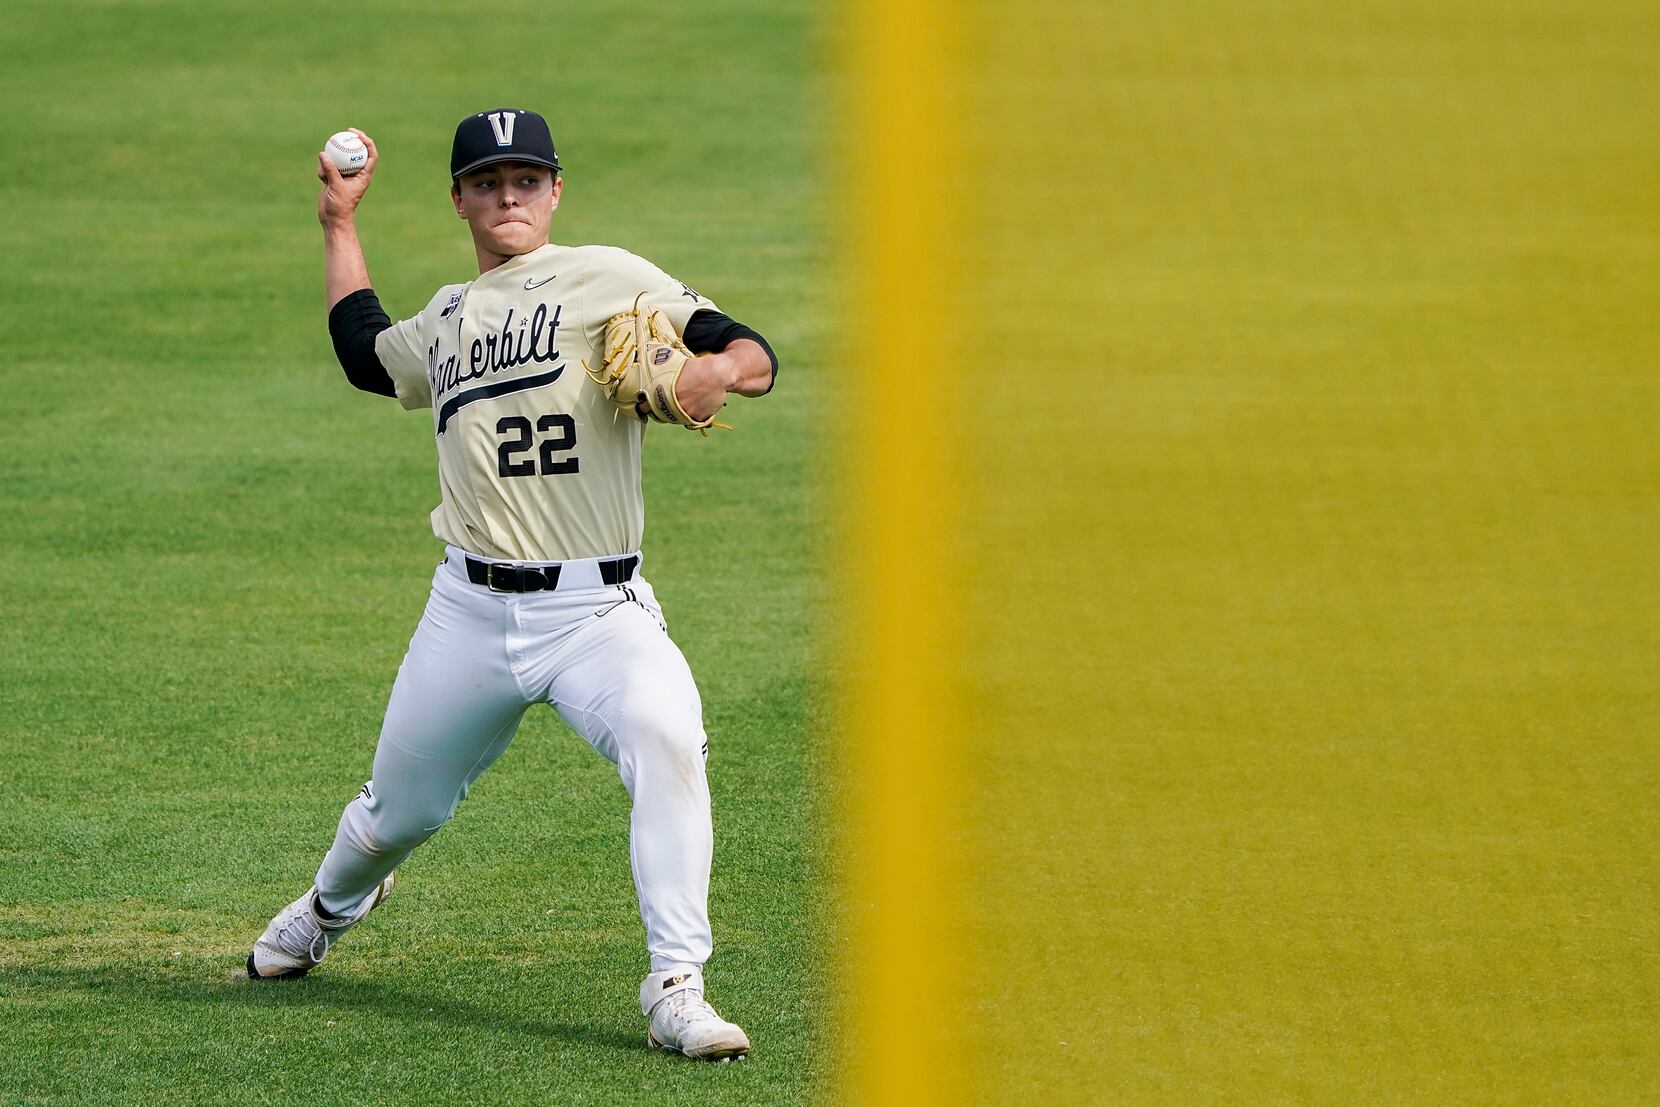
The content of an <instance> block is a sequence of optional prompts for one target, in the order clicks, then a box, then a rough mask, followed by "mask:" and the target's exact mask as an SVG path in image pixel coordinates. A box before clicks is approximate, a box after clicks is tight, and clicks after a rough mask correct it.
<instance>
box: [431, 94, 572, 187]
mask: <svg viewBox="0 0 1660 1107" xmlns="http://www.w3.org/2000/svg"><path fill="white" fill-rule="evenodd" d="M498 161H522V162H527V163H528V164H530V165H545V166H547V167H548V168H549V169H551V170H553V171H554V172H555V173H557V172H559V155H558V154H556V153H554V150H553V135H552V134H551V133H549V131H548V121H547V120H546V119H543V118H542V117H541V116H539V115H537V114H536V113H535V112H533V111H526V110H525V109H524V108H495V109H493V110H491V111H481V112H479V113H478V114H477V115H469V116H468V117H467V118H465V119H463V120H462V121H461V122H460V123H458V124H456V128H455V145H453V146H451V147H450V180H452V181H453V180H455V179H456V178H457V177H459V176H461V175H462V174H463V173H471V172H472V171H473V170H475V169H478V168H481V167H482V166H486V165H494V164H495V163H496V162H498Z"/></svg>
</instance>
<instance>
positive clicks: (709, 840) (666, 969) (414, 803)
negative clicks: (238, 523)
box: [248, 108, 778, 1060]
mask: <svg viewBox="0 0 1660 1107" xmlns="http://www.w3.org/2000/svg"><path fill="white" fill-rule="evenodd" d="M357 133H358V134H359V135H360V136H361V137H362V139H363V141H364V143H365V145H366V146H367V148H368V160H367V164H366V165H365V166H364V168H363V170H362V171H361V172H359V173H357V174H356V175H353V176H348V177H343V176H342V175H341V174H340V171H339V170H338V169H336V168H335V166H334V165H333V164H332V163H331V162H330V161H329V159H328V158H327V157H326V156H324V155H322V154H319V156H318V177H319V178H321V179H322V181H323V190H322V195H321V198H320V199H319V201H318V205H317V214H318V218H319V220H320V221H321V222H322V225H323V242H324V250H325V255H326V282H327V291H328V304H329V333H330V335H331V336H332V338H333V342H334V348H335V352H336V355H337V356H338V357H339V360H340V364H341V366H342V367H343V368H344V369H345V372H346V376H347V378H348V379H349V380H350V381H351V383H352V384H353V385H355V386H356V387H358V388H360V389H362V390H364V391H366V392H374V393H378V394H381V395H384V396H391V397H396V398H397V400H398V402H399V403H400V404H402V405H403V406H404V407H406V408H430V409H431V411H432V422H433V432H434V436H435V438H436V440H437V447H438V486H439V491H440V493H441V498H440V501H439V504H438V506H437V508H435V509H434V510H433V512H432V529H433V533H434V534H436V535H437V536H438V538H439V539H441V540H442V541H443V542H444V544H445V550H444V559H443V561H442V562H441V563H440V564H439V566H438V569H437V571H436V573H435V574H434V575H433V580H432V592H431V596H430V598H429V599H428V601H427V607H426V611H425V614H424V615H423V616H422V618H421V622H420V625H419V626H418V627H417V628H416V630H415V634H414V637H413V638H412V639H411V641H410V643H409V651H408V653H407V654H406V655H405V656H404V660H403V664H402V666H401V667H400V668H399V669H398V675H397V679H396V681H395V682H394V683H393V686H392V695H391V700H390V702H389V703H388V704H387V708H386V718H385V722H384V724H383V726H382V729H381V734H380V741H379V743H378V745H377V746H376V748H375V757H374V769H373V775H372V777H371V779H370V780H369V782H368V783H367V784H365V785H364V786H363V790H362V791H361V792H360V793H359V794H358V795H357V796H356V797H354V798H353V799H352V801H351V802H350V803H349V804H347V805H346V809H345V812H344V813H343V814H342V815H341V817H340V825H339V829H338V830H337V831H336V833H335V837H334V844H333V845H332V847H330V849H329V851H328V853H327V854H326V855H325V856H324V857H323V860H322V864H321V867H320V868H319V869H318V870H317V875H316V879H315V882H314V883H313V886H312V887H311V888H309V889H307V891H306V892H305V894H304V895H302V896H300V897H299V898H298V899H296V900H295V901H294V902H293V903H291V904H289V905H288V906H287V907H284V908H283V909H282V910H281V911H279V912H278V913H277V916H276V917H275V918H274V919H272V920H271V922H270V924H269V925H268V926H267V927H266V928H265V932H264V933H263V934H261V935H260V937H259V940H258V941H257V942H256V943H255V944H254V948H253V952H252V953H250V954H249V955H248V976H249V978H250V979H254V980H274V979H283V978H290V977H298V976H303V975H304V974H305V973H307V972H309V971H310V970H311V969H313V968H314V967H316V966H317V965H318V964H320V963H321V962H322V960H323V958H324V957H325V956H326V955H327V954H328V952H329V950H330V948H332V946H333V945H334V944H335V943H336V942H337V941H339V939H340V938H341V937H342V936H343V935H344V934H345V933H346V931H348V930H350V929H351V928H352V927H353V926H355V925H357V924H358V923H359V922H362V921H363V919H364V917H365V916H367V915H368V914H369V912H371V911H373V910H374V909H375V908H376V907H377V906H379V905H380V904H381V903H382V902H383V901H384V900H385V899H386V897H387V895H388V894H390V893H391V891H392V885H393V872H394V870H395V869H396V868H397V867H398V865H399V863H400V862H402V861H403V859H404V858H405V857H407V856H409V854H410V851H412V850H413V849H414V848H415V847H416V846H418V845H420V844H421V843H422V842H424V841H426V840H427V838H429V837H431V836H432V834H433V833H434V832H435V831H436V830H438V828H439V827H441V826H442V825H443V824H444V823H445V822H446V821H448V820H449V818H450V817H451V816H452V815H454V814H455V811H456V807H457V806H458V805H459V804H460V802H461V800H462V798H463V797H465V796H466V794H467V788H468V786H469V785H470V784H472V782H473V781H474V780H476V779H478V776H479V774H480V773H482V772H483V771H484V770H485V769H486V768H488V767H489V766H490V763H491V762H493V761H494V760H495V759H496V758H497V757H499V756H500V755H501V753H502V751H503V750H505V749H506V748H507V744H508V742H510V741H511V740H512V738H513V733H514V731H515V730H516V729H517V727H518V725H519V720H520V718H521V717H522V716H523V715H524V712H525V709H526V708H528V707H529V706H530V705H531V704H534V703H547V704H549V705H551V706H552V707H553V709H554V710H555V711H557V712H559V715H560V717H561V718H563V719H564V720H565V721H566V722H567V723H569V724H570V726H571V728H572V729H574V730H575V731H576V732H577V733H578V734H580V735H582V737H583V738H585V739H586V740H587V741H588V742H589V743H590V744H591V745H592V746H593V747H594V748H595V749H596V750H598V751H599V752H600V753H601V754H603V755H604V756H605V757H606V758H608V759H609V760H611V761H612V762H613V763H615V764H616V766H617V770H618V772H619V773H620V775H621V776H622V782H623V785H624V786H625V787H626V788H627V790H628V793H629V796H630V797H631V799H632V801H633V809H632V814H631V816H630V823H629V830H630V834H629V857H630V860H631V861H632V864H633V871H634V882H635V887H636V890H637V892H638V894H639V900H640V916H641V918H642V919H643V920H644V922H645V930H646V945H647V948H648V951H649V952H650V955H651V972H650V973H649V975H647V976H646V978H645V980H644V982H643V983H642V984H641V985H640V1008H641V1010H642V1012H643V1013H644V1014H645V1016H646V1020H647V1024H648V1030H647V1042H648V1044H649V1045H651V1046H652V1047H653V1048H658V1049H670V1050H678V1051H679V1052H681V1053H684V1054H686V1055H687V1056H690V1057H698V1058H705V1059H710V1060H731V1059H735V1058H736V1059H741V1058H742V1057H744V1056H745V1055H746V1054H747V1053H748V1050H749V1039H748V1038H747V1037H746V1036H745V1034H744V1032H743V1031H742V1030H741V1029H739V1028H738V1027H737V1026H736V1025H734V1024H732V1023H730V1022H727V1021H726V1020H725V1019H722V1018H721V1017H720V1016H719V1015H717V1014H716V1013H715V1011H714V1009H713V1008H712V1007H710V1005H709V1004H708V1002H707V1001H706V1000H705V999H704V983H703V964H704V962H705V961H706V960H707V959H708V957H709V953H710V949H711V936H710V928H709V914H708V902H707V901H708V888H709V864H710V856H711V853H712V848H713V834H712V830H711V825H710V817H709V788H708V783H707V780H706V778H705V775H704V765H705V761H706V760H707V757H708V742H707V740H706V737H705V734H704V730H703V721H702V705H701V702H700V701H699V698H698V692H697V687H696V685H695V684H694V683H693V680H692V674H691V671H690V670H689V669H688V667H687V665H686V660H685V658H684V657H683V656H682V655H681V653H680V650H679V649H678V648H677V647H676V646H675V644H674V642H673V641H672V640H671V639H670V638H669V636H668V631H667V626H666V624H665V623H664V621H663V611H662V608H661V607H660V606H659V605H658V603H657V599H656V597H655V595H654V594H653V592H652V588H651V585H650V584H648V583H647V582H646V580H645V579H644V577H642V576H641V563H642V562H641V554H640V540H641V533H642V530H643V526H644V506H643V501H642V499H641V495H640V443H641V439H642V437H643V436H644V432H645V429H646V420H648V419H650V420H656V421H660V422H673V423H678V424H680V425H682V426H685V427H690V428H694V429H703V431H704V433H705V434H707V433H708V431H707V429H706V428H707V427H708V426H709V425H710V424H711V422H712V421H713V417H714V415H715V413H716V412H717V411H718V410H719V409H720V408H721V407H722V406H723V404H724V403H725V401H726V396H727V394H728V393H733V392H736V393H738V394H739V395H743V396H760V395H762V394H764V393H766V392H767V391H769V390H770V389H771V387H772V383H773V380H774V378H775V377H776V376H777V371H778V363H777V359H776V358H775V357H774V356H773V353H772V350H771V348H770V347H769V346H768V345H767V342H766V340H765V339H763V338H762V337H761V336H760V335H759V334H757V333H756V332H754V331H753V330H750V329H749V328H748V327H745V326H744V325H742V324H741V323H738V322H735V321H734V320H732V319H730V318H728V317H727V316H725V315H724V314H722V313H721V312H720V310H719V309H718V308H716V307H715V305H714V304H713V303H712V302H710V301H709V300H708V299H706V298H705V297H703V296H702V295H700V294H699V293H698V292H696V291H694V290H693V289H692V288H691V287H689V286H688V285H686V284H683V283H682V282H680V281H677V280H674V279H672V278H671V277H669V276H668V275H667V274H665V273H664V272H663V271H662V270H660V269H658V268H657V267H656V266H654V265H652V264H650V263H649V262H646V261H644V260H642V259H640V258H638V257H635V256H634V255H633V254H630V253H628V252H626V251H624V250H619V249H614V248H612V247H608V246H560V245H556V244H553V243H550V242H549V240H548V226H549V222H550V220H551V219H552V217H553V214H554V212H555V211H556V210H557V209H558V207H559V197H560V191H561V188H562V186H563V181H562V179H561V177H560V166H559V159H558V157H557V155H556V154H555V151H554V144H553V138H552V136H551V135H550V134H549V131H548V125H547V123H546V121H545V120H544V119H543V118H542V117H541V116H540V115H537V114H536V113H535V112H531V111H525V110H523V109H518V108H501V109H498V110H495V111H488V112H481V113H479V114H477V115H473V116H469V117H468V118H466V119H463V120H462V121H461V123H460V125H459V126H458V127H457V128H456V131H455V142H454V146H453V148H452V152H451V155H450V180H451V187H450V199H451V202H452V204H453V206H454V208H455V214H456V215H457V216H458V217H459V218H461V219H463V220H465V221H466V223H467V225H468V227H469V228H470V230H471V232H472V238H473V246H474V249H475V251H476V253H477V255H478V277H477V278H476V279H475V280H472V281H469V282H467V283H464V284H455V285H448V286H445V287H444V288H441V289H439V290H438V292H437V294H436V295H435V296H433V298H432V300H431V301H430V302H429V303H428V304H427V305H426V307H425V308H424V309H422V310H421V312H420V313H419V314H417V315H414V316H412V317H410V318H408V319H405V320H403V321H401V322H399V323H396V324H394V323H392V322H391V321H390V320H389V319H388V317H387V316H386V314H385V312H384V311H382V310H381V306H380V303H379V301H378V300H377V299H376V296H375V292H374V289H373V288H372V287H371V286H370V283H369V273H368V269H367V268H366V266H365V263H364V260H363V251H362V249H361V247H360V246H359V244H358V238H357V231H356V228H355V225H354V212H355V210H356V208H357V205H358V203H359V202H360V201H361V200H362V198H363V195H364V193H365V192H366V191H367V190H368V188H369V182H370V179H371V178H372V176H373V174H374V171H375V165H376V161H377V160H378V152H377V151H376V149H375V144H374V142H373V141H372V140H371V139H370V138H369V136H368V135H366V134H363V133H362V132H361V131H359V132H357ZM697 355H701V356H697Z"/></svg>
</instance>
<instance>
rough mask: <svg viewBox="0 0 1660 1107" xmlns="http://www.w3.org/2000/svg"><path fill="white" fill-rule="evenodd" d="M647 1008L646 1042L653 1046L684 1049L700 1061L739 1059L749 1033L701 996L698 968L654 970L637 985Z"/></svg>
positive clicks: (744, 1054) (743, 1054) (744, 1053)
mask: <svg viewBox="0 0 1660 1107" xmlns="http://www.w3.org/2000/svg"><path fill="white" fill-rule="evenodd" d="M640 1007H641V1009H642V1010H644V1011H645V1012H646V1018H647V1020H648V1024H649V1025H648V1029H647V1030H646V1044H647V1045H648V1046H650V1047H651V1048H652V1049H668V1050H673V1051H675V1052H676V1053H684V1054H685V1055H686V1056H687V1057H693V1058H696V1059H697V1060H700V1061H721V1062H726V1061H742V1060H743V1059H744V1058H745V1057H747V1056H748V1055H749V1037H748V1035H746V1034H745V1033H744V1032H743V1030H742V1028H740V1027H739V1026H738V1025H737V1024H736V1023H730V1022H727V1021H726V1020H725V1019H723V1018H721V1017H720V1016H719V1015H717V1014H716V1013H715V1009H714V1008H713V1007H711V1006H709V1004H708V1003H707V1002H705V1001H704V998H703V974H702V973H700V972H690V973H685V972H654V973H652V974H651V975H650V976H648V977H646V979H645V983H643V984H641V985H640Z"/></svg>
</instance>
